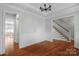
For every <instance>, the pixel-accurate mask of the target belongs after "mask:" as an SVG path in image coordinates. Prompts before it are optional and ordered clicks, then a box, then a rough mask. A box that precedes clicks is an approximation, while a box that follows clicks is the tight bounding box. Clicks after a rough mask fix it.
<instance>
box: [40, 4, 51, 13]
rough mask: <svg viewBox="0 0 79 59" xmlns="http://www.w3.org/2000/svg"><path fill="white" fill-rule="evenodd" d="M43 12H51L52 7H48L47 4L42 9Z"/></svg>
mask: <svg viewBox="0 0 79 59" xmlns="http://www.w3.org/2000/svg"><path fill="white" fill-rule="evenodd" d="M40 10H41V12H42V11H46V12H47V11H51V5H49V6H47V5H46V4H44V7H40Z"/></svg>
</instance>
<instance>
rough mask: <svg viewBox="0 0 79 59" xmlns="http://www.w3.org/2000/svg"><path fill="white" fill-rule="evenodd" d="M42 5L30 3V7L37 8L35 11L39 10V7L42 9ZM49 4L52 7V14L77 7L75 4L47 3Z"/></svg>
mask: <svg viewBox="0 0 79 59" xmlns="http://www.w3.org/2000/svg"><path fill="white" fill-rule="evenodd" d="M43 4H44V3H30V5H31V6H33V7H35V8H37V9H39V7H40V6H42V7H43ZM47 4H48V3H47ZM49 4H51V5H52V11H53V12H57V11H60V10H63V9H65V8H70V7H73V6H75V5H77V3H49Z"/></svg>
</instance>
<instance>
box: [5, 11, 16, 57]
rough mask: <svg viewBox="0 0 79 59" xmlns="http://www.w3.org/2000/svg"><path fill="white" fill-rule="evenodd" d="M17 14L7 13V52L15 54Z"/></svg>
mask: <svg viewBox="0 0 79 59" xmlns="http://www.w3.org/2000/svg"><path fill="white" fill-rule="evenodd" d="M15 20H16V14H11V13H5V50H6V51H5V52H6V53H5V54H6V55H14V39H15V37H14V33H15Z"/></svg>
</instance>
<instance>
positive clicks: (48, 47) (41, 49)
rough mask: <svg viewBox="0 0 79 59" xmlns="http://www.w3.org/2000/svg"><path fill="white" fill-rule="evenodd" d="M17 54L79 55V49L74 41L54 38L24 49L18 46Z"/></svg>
mask: <svg viewBox="0 0 79 59" xmlns="http://www.w3.org/2000/svg"><path fill="white" fill-rule="evenodd" d="M15 47H16V49H15V54H16V55H17V56H77V55H79V49H76V48H74V46H73V42H71V43H69V42H65V41H60V40H54V42H50V41H43V42H40V43H37V44H34V45H31V46H28V47H25V48H22V49H19V48H17V44H16V46H15Z"/></svg>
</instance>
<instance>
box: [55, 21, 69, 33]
mask: <svg viewBox="0 0 79 59" xmlns="http://www.w3.org/2000/svg"><path fill="white" fill-rule="evenodd" d="M54 22H55V21H54ZM55 23H56V24H57V25H58V26H60V27H61V28H63V29H64V30H66V31H67V32H69V30H67V29H66V28H64V27H63V26H61V25H60V24H58V23H57V22H55Z"/></svg>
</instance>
